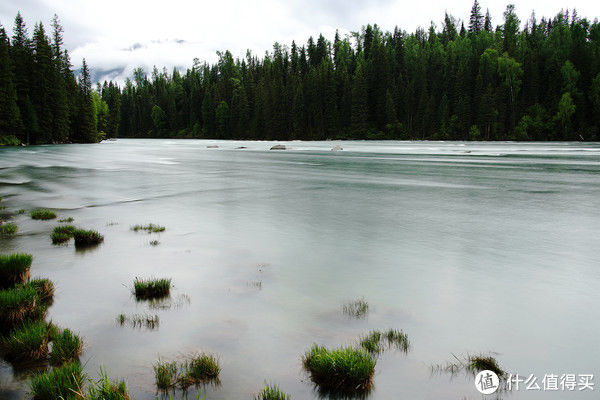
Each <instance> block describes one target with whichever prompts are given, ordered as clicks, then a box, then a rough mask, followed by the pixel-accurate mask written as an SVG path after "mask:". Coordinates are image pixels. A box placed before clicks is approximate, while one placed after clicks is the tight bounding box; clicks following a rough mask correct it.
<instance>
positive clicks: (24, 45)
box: [0, 0, 600, 144]
mask: <svg viewBox="0 0 600 400" xmlns="http://www.w3.org/2000/svg"><path fill="white" fill-rule="evenodd" d="M52 25H53V26H52V28H53V29H52V32H51V34H50V35H48V34H47V33H46V31H45V30H44V27H43V25H42V24H41V23H38V24H37V25H36V26H35V28H34V31H33V36H32V37H29V36H28V32H27V29H26V27H25V25H24V23H23V20H22V18H21V16H20V15H17V17H16V19H15V23H14V30H13V34H12V37H9V35H8V34H7V33H6V32H5V31H4V29H2V30H1V31H0V36H1V38H0V42H1V43H0V70H1V75H0V137H10V136H15V137H16V139H18V140H19V141H20V142H23V143H32V144H33V143H50V142H94V141H98V140H100V139H101V138H103V137H137V138H145V137H193V138H218V139H267V140H275V139H276V140H286V139H289V140H296V139H300V140H323V139H425V140H427V139H430V140H534V141H540V140H544V141H545V140H586V141H589V140H599V139H600V23H599V22H598V20H597V19H594V21H590V20H589V19H586V18H584V17H580V16H578V15H577V13H576V11H571V12H569V11H561V12H560V13H558V14H557V15H556V16H554V17H553V18H541V19H539V20H538V19H537V18H536V17H535V15H532V16H531V17H530V19H528V20H527V21H520V20H519V18H518V16H517V14H516V12H515V8H514V6H513V5H509V6H507V8H506V10H505V12H504V18H503V21H500V23H499V24H496V25H495V24H494V21H492V20H491V17H490V14H489V11H487V12H484V11H483V9H482V7H481V6H480V5H479V3H478V2H477V0H476V1H475V3H474V4H473V7H472V10H471V13H470V19H469V21H464V22H463V21H460V20H458V19H456V18H454V17H453V16H452V15H449V14H448V13H446V14H445V16H444V18H443V21H442V22H441V24H440V25H439V26H436V25H434V24H432V25H431V26H430V27H429V29H421V28H419V29H417V30H416V32H414V33H407V32H405V31H403V30H402V29H401V28H399V27H397V28H396V29H394V31H393V32H384V31H382V30H381V29H380V28H379V27H378V26H377V25H367V26H365V27H363V29H362V30H361V31H360V32H353V33H352V34H351V35H348V36H347V37H341V35H340V34H339V33H338V34H336V35H335V38H332V39H333V40H332V41H330V40H328V39H327V38H325V37H323V36H322V35H319V36H318V38H317V39H316V40H315V39H313V38H312V37H311V38H309V40H308V42H307V43H306V44H297V43H295V42H292V43H291V45H289V47H288V46H285V45H281V44H279V43H275V44H274V46H273V50H272V51H270V52H267V53H266V54H265V55H264V56H263V57H257V56H255V55H253V54H251V53H250V52H248V53H247V54H246V56H245V57H244V58H234V57H233V55H232V54H231V53H230V52H229V51H224V52H219V53H218V56H219V60H218V62H217V63H216V64H212V65H211V64H208V63H202V62H201V61H200V60H198V59H195V60H194V62H193V66H192V67H191V68H189V69H188V70H187V71H185V72H181V71H179V70H177V69H175V70H173V71H172V72H171V73H169V72H168V71H166V70H164V69H163V70H159V69H157V68H154V70H153V71H152V72H150V73H149V74H148V73H146V71H144V70H143V69H141V68H138V69H136V70H135V71H134V74H133V77H132V79H128V80H127V81H126V82H125V83H124V84H123V85H118V84H117V83H114V82H104V83H98V85H97V87H96V88H93V87H92V84H91V82H90V72H89V69H88V66H87V65H86V64H85V61H84V63H83V68H82V69H81V71H78V73H77V74H74V72H73V70H72V66H71V64H70V61H69V55H68V52H67V51H66V50H65V49H63V45H62V40H63V39H62V27H61V26H60V24H59V23H58V19H57V18H56V17H55V19H54V20H53V24H52ZM76 75H77V76H76Z"/></svg>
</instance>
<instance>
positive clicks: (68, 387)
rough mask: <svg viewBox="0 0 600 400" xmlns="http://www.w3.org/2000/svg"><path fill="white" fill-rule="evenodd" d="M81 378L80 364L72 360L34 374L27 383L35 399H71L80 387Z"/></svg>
mask: <svg viewBox="0 0 600 400" xmlns="http://www.w3.org/2000/svg"><path fill="white" fill-rule="evenodd" d="M83 380H84V375H83V371H82V368H81V364H80V363H78V362H72V363H69V364H64V365H63V366H61V367H59V368H53V369H52V370H50V371H49V372H47V373H45V374H41V375H37V376H34V377H33V378H32V379H31V381H30V384H29V385H30V389H31V394H32V396H33V398H34V399H36V400H57V399H73V397H74V394H75V393H78V391H79V390H80V389H81V387H82V385H83Z"/></svg>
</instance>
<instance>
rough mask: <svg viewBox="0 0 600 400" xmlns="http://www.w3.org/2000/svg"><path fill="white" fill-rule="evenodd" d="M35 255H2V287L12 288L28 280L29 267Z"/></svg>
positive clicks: (0, 261)
mask: <svg viewBox="0 0 600 400" xmlns="http://www.w3.org/2000/svg"><path fill="white" fill-rule="evenodd" d="M32 261H33V257H32V256H31V254H22V253H16V254H8V255H6V254H1V255H0V289H5V288H10V287H13V286H15V285H16V284H19V283H23V282H26V281H27V279H28V278H29V267H31V262H32Z"/></svg>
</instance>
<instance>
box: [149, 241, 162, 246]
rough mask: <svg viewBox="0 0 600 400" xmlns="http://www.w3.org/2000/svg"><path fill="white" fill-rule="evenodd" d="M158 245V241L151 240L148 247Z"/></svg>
mask: <svg viewBox="0 0 600 400" xmlns="http://www.w3.org/2000/svg"><path fill="white" fill-rule="evenodd" d="M159 244H160V242H159V241H158V240H151V241H150V246H158V245H159Z"/></svg>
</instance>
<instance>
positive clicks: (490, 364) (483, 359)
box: [431, 354, 506, 377]
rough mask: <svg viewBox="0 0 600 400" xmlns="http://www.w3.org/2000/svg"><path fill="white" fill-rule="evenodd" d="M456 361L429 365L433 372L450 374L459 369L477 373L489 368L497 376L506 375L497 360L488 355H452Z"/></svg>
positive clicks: (457, 371) (459, 370)
mask: <svg viewBox="0 0 600 400" xmlns="http://www.w3.org/2000/svg"><path fill="white" fill-rule="evenodd" d="M452 356H453V357H454V358H455V360H456V361H453V362H446V364H443V365H442V364H437V365H433V366H432V367H431V369H432V371H434V372H447V373H450V374H452V375H455V374H457V373H459V372H461V371H464V372H467V373H472V374H474V375H475V374H477V373H478V372H480V371H484V370H490V371H493V372H495V373H496V374H497V375H498V376H500V377H503V376H504V375H506V371H504V370H503V369H502V368H501V367H500V365H499V364H498V361H497V360H496V359H495V358H494V357H492V356H490V355H483V354H479V355H474V356H472V355H467V356H466V357H463V358H459V357H457V356H455V355H454V354H453V355H452Z"/></svg>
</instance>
